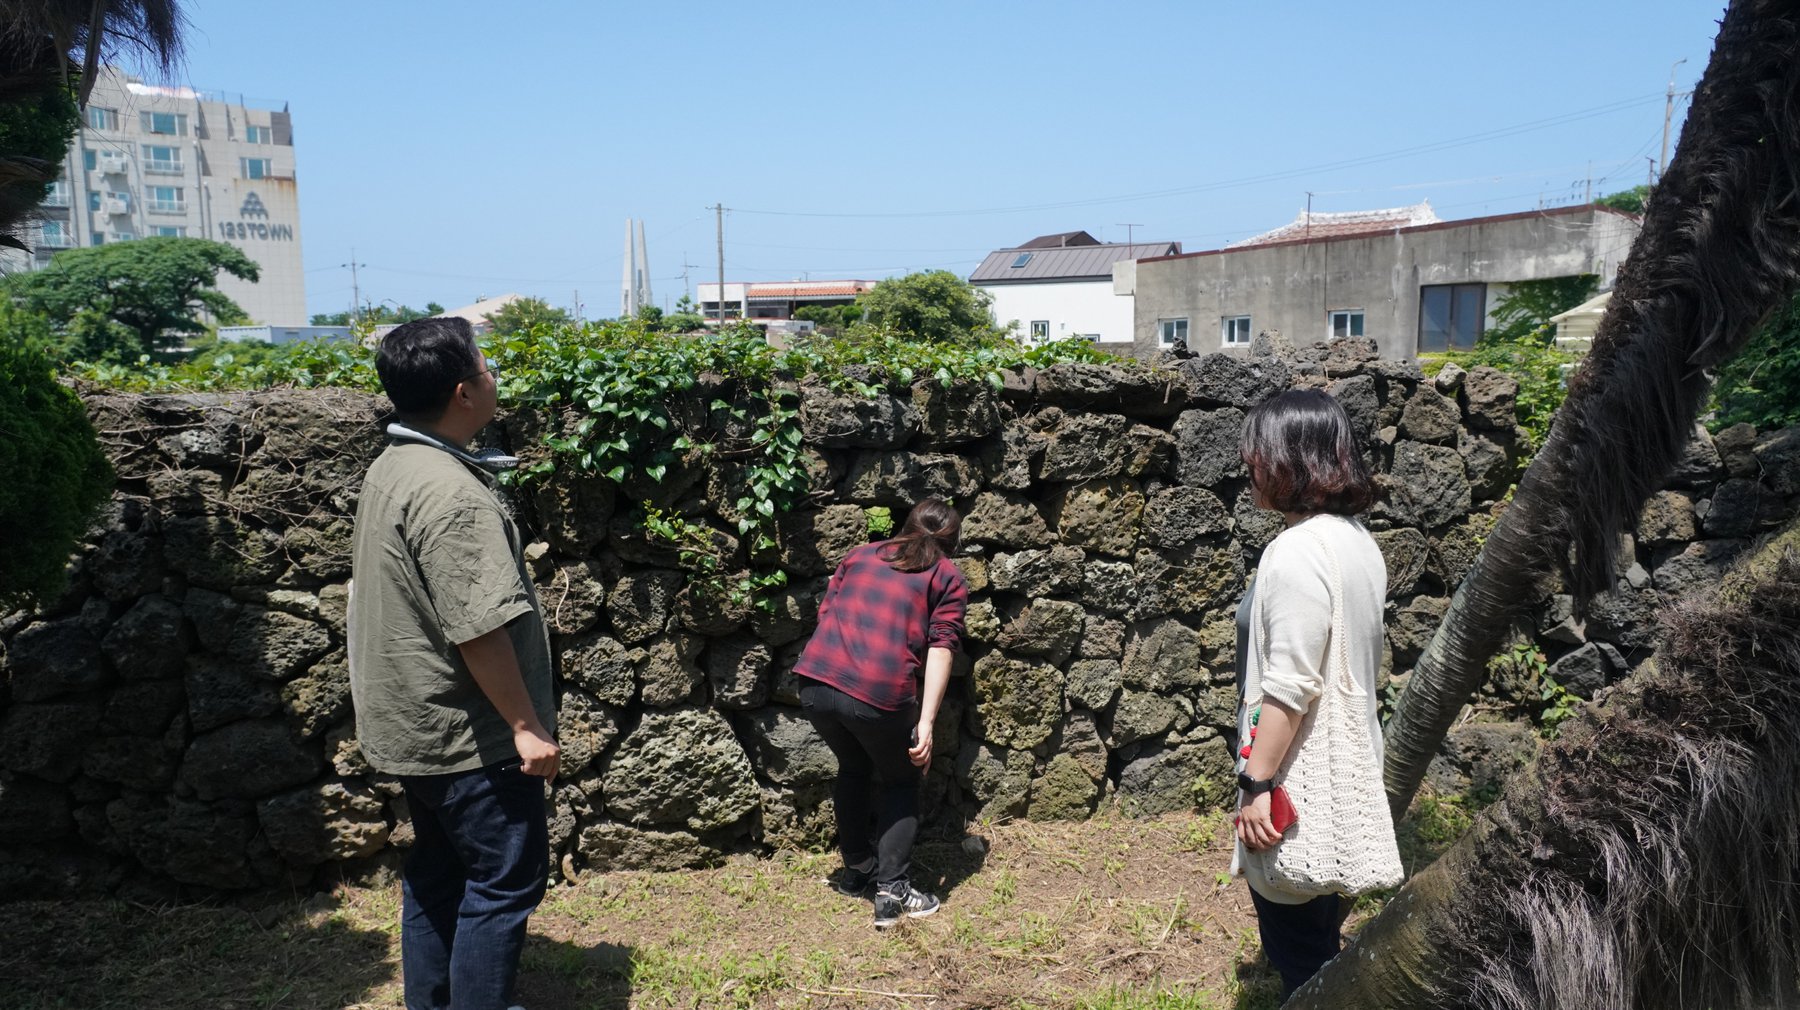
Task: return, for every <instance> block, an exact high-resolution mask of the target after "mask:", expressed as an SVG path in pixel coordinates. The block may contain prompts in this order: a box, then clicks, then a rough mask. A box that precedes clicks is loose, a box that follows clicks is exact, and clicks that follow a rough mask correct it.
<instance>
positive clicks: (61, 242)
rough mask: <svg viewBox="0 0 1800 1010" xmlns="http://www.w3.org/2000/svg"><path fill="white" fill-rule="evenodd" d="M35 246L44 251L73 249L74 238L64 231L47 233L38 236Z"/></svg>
mask: <svg viewBox="0 0 1800 1010" xmlns="http://www.w3.org/2000/svg"><path fill="white" fill-rule="evenodd" d="M37 244H38V245H39V246H40V247H42V248H45V249H73V248H74V247H75V236H73V235H71V234H69V233H68V232H66V231H47V232H44V233H43V234H42V235H39V236H38V242H37Z"/></svg>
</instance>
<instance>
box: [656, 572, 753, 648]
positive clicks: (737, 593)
mask: <svg viewBox="0 0 1800 1010" xmlns="http://www.w3.org/2000/svg"><path fill="white" fill-rule="evenodd" d="M749 579H750V572H749V570H748V569H745V570H742V571H737V572H732V573H729V574H725V575H711V576H704V577H698V578H692V579H689V580H688V583H687V585H685V586H683V587H682V588H681V591H680V592H679V593H676V594H675V620H674V624H675V625H676V626H677V627H682V628H686V629H687V630H689V631H691V632H693V633H695V634H697V635H709V636H719V635H729V634H731V633H732V632H734V631H736V630H737V629H739V628H741V627H743V625H744V622H745V621H747V620H749V619H750V608H751V607H753V606H754V605H755V602H754V600H753V598H752V596H751V594H750V593H748V592H745V591H744V587H746V586H748V585H749Z"/></svg>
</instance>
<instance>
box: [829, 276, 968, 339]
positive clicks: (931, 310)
mask: <svg viewBox="0 0 1800 1010" xmlns="http://www.w3.org/2000/svg"><path fill="white" fill-rule="evenodd" d="M993 300H994V299H993V296H992V295H990V294H988V293H987V292H986V291H983V290H981V289H980V288H977V287H975V286H974V285H972V284H970V283H969V282H968V281H965V280H963V279H962V278H961V277H958V276H957V275H955V274H953V273H951V272H950V271H948V270H925V271H921V272H919V273H913V274H907V275H906V276H905V277H893V278H889V279H888V280H885V281H882V282H881V283H879V284H877V285H875V286H874V287H873V288H870V289H869V290H868V291H865V292H863V294H862V295H861V296H860V297H858V298H857V299H856V312H857V314H858V316H860V317H864V318H866V319H867V320H868V323H869V324H870V325H871V326H875V327H877V328H885V329H887V330H890V331H892V332H894V333H898V334H900V335H902V336H906V337H913V338H916V339H919V340H931V341H956V340H979V339H981V338H984V337H987V336H991V335H993V334H995V333H996V332H998V331H997V330H996V329H995V327H994V320H993V315H992V313H991V312H990V311H989V309H988V307H989V306H990V305H991V304H992V303H993Z"/></svg>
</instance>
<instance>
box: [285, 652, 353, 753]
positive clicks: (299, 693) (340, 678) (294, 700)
mask: <svg viewBox="0 0 1800 1010" xmlns="http://www.w3.org/2000/svg"><path fill="white" fill-rule="evenodd" d="M281 708H282V711H283V712H285V713H286V714H287V717H288V722H289V723H290V724H291V725H293V726H294V727H295V729H296V731H297V732H298V733H299V734H300V738H301V739H303V740H310V739H312V738H313V737H315V736H318V735H319V734H320V733H323V732H325V731H326V730H328V729H330V728H331V727H332V726H333V725H335V724H336V723H337V722H338V721H339V720H340V719H345V718H348V717H349V715H350V667H349V664H348V663H347V662H346V661H345V659H344V651H343V650H342V649H339V650H338V651H336V652H334V653H332V654H331V655H329V656H326V657H325V658H324V659H321V660H319V661H318V662H317V663H314V664H313V666H312V668H311V669H309V670H307V672H306V674H305V675H304V676H301V677H297V678H295V679H294V680H291V681H289V682H287V683H286V684H284V685H282V687H281Z"/></svg>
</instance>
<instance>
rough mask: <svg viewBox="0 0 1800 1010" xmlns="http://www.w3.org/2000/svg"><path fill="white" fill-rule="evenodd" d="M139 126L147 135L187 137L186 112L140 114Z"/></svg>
mask: <svg viewBox="0 0 1800 1010" xmlns="http://www.w3.org/2000/svg"><path fill="white" fill-rule="evenodd" d="M138 125H139V126H140V127H142V128H143V131H144V132H145V133H161V134H166V135H168V136H171V137H185V136H187V114H186V113H184V112H140V113H138Z"/></svg>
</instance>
